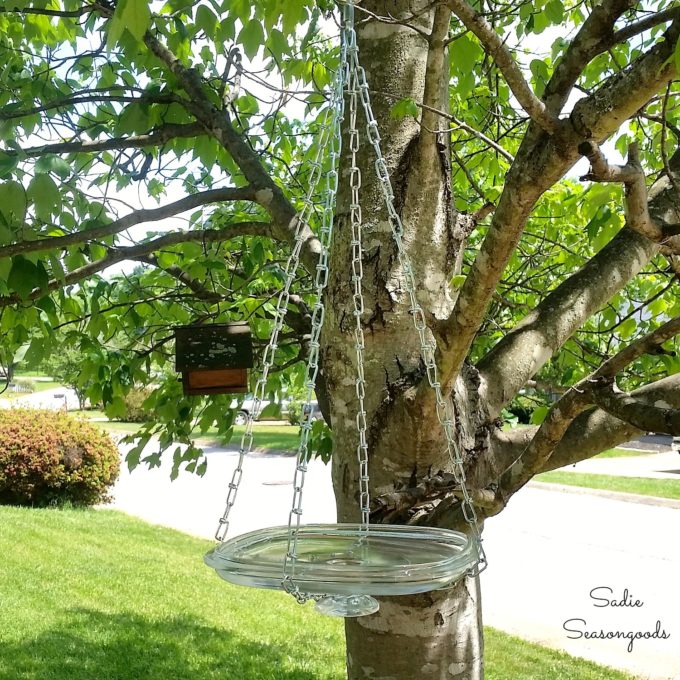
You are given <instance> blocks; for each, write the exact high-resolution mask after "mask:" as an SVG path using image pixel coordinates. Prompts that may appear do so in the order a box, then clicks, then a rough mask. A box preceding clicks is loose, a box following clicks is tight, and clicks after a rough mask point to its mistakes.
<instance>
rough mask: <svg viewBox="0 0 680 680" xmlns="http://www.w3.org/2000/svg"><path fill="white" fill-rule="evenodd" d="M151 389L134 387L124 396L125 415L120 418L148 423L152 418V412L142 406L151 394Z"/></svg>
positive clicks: (132, 421)
mask: <svg viewBox="0 0 680 680" xmlns="http://www.w3.org/2000/svg"><path fill="white" fill-rule="evenodd" d="M151 392H152V390H150V389H139V388H136V387H133V388H132V389H131V390H130V391H129V392H128V393H127V394H126V395H125V396H124V397H123V401H124V402H125V415H123V416H121V418H120V420H122V421H123V422H125V423H147V422H148V421H150V420H151V414H150V413H148V412H147V411H145V410H144V409H143V408H142V404H143V403H144V400H145V399H146V398H147V397H148V396H149V395H150V394H151Z"/></svg>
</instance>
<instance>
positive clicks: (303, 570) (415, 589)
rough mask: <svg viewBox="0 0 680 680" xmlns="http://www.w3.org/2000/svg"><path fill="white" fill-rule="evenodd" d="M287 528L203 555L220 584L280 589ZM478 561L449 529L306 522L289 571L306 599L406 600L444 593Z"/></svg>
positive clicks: (253, 535) (235, 540) (465, 540)
mask: <svg viewBox="0 0 680 680" xmlns="http://www.w3.org/2000/svg"><path fill="white" fill-rule="evenodd" d="M287 549H288V527H286V526H281V527H271V528H267V529H261V530H259V531H253V532H251V533H248V534H243V535H242V536H237V537H236V538H232V539H231V540H229V541H226V542H224V543H222V544H220V545H218V546H217V547H215V548H214V549H213V550H211V551H210V552H209V553H208V554H207V555H206V556H205V562H206V564H207V565H208V566H210V567H213V568H214V569H215V571H216V572H217V573H218V574H219V575H220V576H221V577H222V578H223V579H225V580H227V581H230V582H231V583H236V584H238V585H246V586H254V587H256V588H274V589H282V588H283V586H282V581H283V577H284V573H283V567H284V559H285V555H286V551H287ZM477 560H478V554H477V550H476V549H475V546H474V543H473V542H472V541H471V540H470V539H469V538H468V537H467V536H466V535H465V534H462V533H460V532H458V531H452V530H450V529H438V528H431V527H411V526H400V525H389V524H376V525H369V527H368V531H367V532H366V530H365V529H363V530H362V528H361V526H360V525H359V524H307V525H301V526H300V527H299V529H298V539H297V560H296V563H295V571H294V574H293V577H294V581H295V584H296V586H297V587H298V588H299V590H300V591H301V592H303V593H306V594H308V595H312V596H313V595H324V594H326V595H344V596H359V595H408V594H413V593H421V592H426V591H429V590H437V589H439V588H445V587H447V586H449V585H451V584H452V583H454V582H455V581H457V580H458V579H459V578H460V577H461V576H462V575H463V574H464V573H465V572H466V571H468V570H469V569H470V568H471V567H473V566H474V565H475V564H476V563H477Z"/></svg>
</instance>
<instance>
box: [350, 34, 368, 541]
mask: <svg viewBox="0 0 680 680" xmlns="http://www.w3.org/2000/svg"><path fill="white" fill-rule="evenodd" d="M356 48H357V47H356V41H355V42H353V43H348V47H347V51H348V54H349V58H350V59H351V58H352V54H353V53H354V52H356ZM347 87H348V94H349V150H350V152H351V167H350V172H349V185H350V189H351V194H352V196H351V202H350V206H349V210H350V223H351V226H352V241H351V247H352V283H353V285H354V293H353V295H352V302H353V306H354V320H355V326H354V349H355V352H356V360H357V377H356V382H355V387H356V394H357V415H356V423H357V433H358V435H359V441H358V443H357V462H358V464H359V508H360V510H361V530H362V532H364V533H366V532H367V531H368V522H369V516H370V512H371V510H370V505H371V497H370V492H369V490H368V482H369V478H368V442H367V439H366V429H367V428H366V409H365V407H364V399H365V397H366V380H365V378H364V349H365V343H364V329H363V326H362V325H361V316H362V314H363V313H364V295H363V290H362V282H363V278H364V269H363V262H362V233H361V226H362V221H363V220H362V215H361V205H360V203H359V189H361V170H360V169H359V166H358V164H357V152H358V151H359V129H358V128H357V95H358V93H359V82H358V80H357V76H356V73H355V72H352V71H350V78H349V82H348V83H347Z"/></svg>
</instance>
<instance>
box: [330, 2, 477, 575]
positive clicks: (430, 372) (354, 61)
mask: <svg viewBox="0 0 680 680" xmlns="http://www.w3.org/2000/svg"><path fill="white" fill-rule="evenodd" d="M343 15H344V19H345V34H346V35H347V37H346V40H347V43H348V44H349V45H350V46H351V47H350V49H349V50H348V59H349V71H350V78H351V79H352V80H356V81H358V86H359V96H360V99H361V103H362V106H363V109H364V115H365V117H366V135H367V137H368V140H369V142H370V144H371V145H372V147H373V150H374V152H375V156H376V161H375V171H376V175H377V177H378V181H379V183H380V188H381V190H382V193H383V197H384V199H385V205H386V207H387V214H388V221H389V224H390V228H391V231H392V236H393V238H394V241H395V244H396V246H397V258H398V261H399V265H400V267H401V270H402V275H403V277H404V288H405V289H406V292H407V294H408V297H409V304H410V312H411V315H412V317H413V325H414V326H415V329H416V331H417V333H418V336H419V339H420V350H421V355H422V358H423V362H424V364H425V369H426V372H427V379H428V382H429V384H430V386H431V387H432V389H433V390H434V394H435V400H436V411H437V418H438V420H439V422H440V423H441V425H442V428H443V430H444V436H445V439H446V449H447V452H448V455H449V458H450V460H451V463H452V465H453V475H454V477H455V479H456V482H457V484H458V485H459V486H460V491H461V495H462V500H461V510H462V513H463V517H464V518H465V521H466V522H467V524H468V525H469V527H470V531H471V533H472V536H473V539H474V542H475V545H476V549H477V553H478V562H477V565H476V567H475V568H474V570H473V572H472V573H473V574H479V573H481V572H482V571H483V570H484V568H485V567H486V565H487V559H486V554H485V552H484V548H483V546H482V537H481V532H480V530H479V525H478V521H477V513H476V511H475V508H474V504H473V502H472V498H471V497H470V493H469V491H468V489H467V486H466V484H465V481H466V479H465V469H464V466H463V457H462V455H461V451H460V448H459V446H458V442H457V441H456V437H455V432H454V422H453V416H452V414H451V407H450V404H449V403H448V402H447V401H446V400H445V399H444V395H443V393H442V387H441V383H440V381H439V375H438V369H437V363H436V357H435V352H436V346H435V344H434V340H433V339H432V338H431V336H430V334H429V333H428V328H427V323H426V320H425V312H424V311H423V308H422V306H421V305H420V303H419V302H418V298H417V296H416V282H415V276H414V273H413V267H412V264H411V259H410V257H409V255H408V253H407V252H406V249H405V247H404V242H403V239H402V237H403V234H404V226H403V224H402V221H401V216H400V215H399V213H398V212H397V209H396V206H395V204H394V190H393V188H392V182H391V180H390V174H389V170H388V168H387V163H386V162H385V158H384V156H383V153H382V149H381V146H380V141H381V140H380V132H379V130H378V123H377V121H376V118H375V114H374V113H373V108H372V106H371V97H370V92H369V88H368V82H367V80H366V71H365V70H364V68H363V67H362V66H361V64H360V63H359V54H358V49H357V47H356V32H355V31H354V23H353V18H354V7H353V1H352V0H348V2H347V3H346V4H345V5H344V10H343Z"/></svg>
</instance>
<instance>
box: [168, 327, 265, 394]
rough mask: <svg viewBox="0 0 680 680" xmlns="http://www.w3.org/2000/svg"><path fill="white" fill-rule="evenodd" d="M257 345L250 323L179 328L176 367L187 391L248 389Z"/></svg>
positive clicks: (215, 392)
mask: <svg viewBox="0 0 680 680" xmlns="http://www.w3.org/2000/svg"><path fill="white" fill-rule="evenodd" d="M252 366H253V345H252V340H251V337H250V326H248V324H247V323H242V322H241V323H225V324H210V325H205V326H203V325H193V326H179V327H177V328H175V369H176V370H177V371H179V372H181V373H182V385H183V386H184V394H188V395H201V394H231V393H235V392H247V391H248V369H249V368H252Z"/></svg>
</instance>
